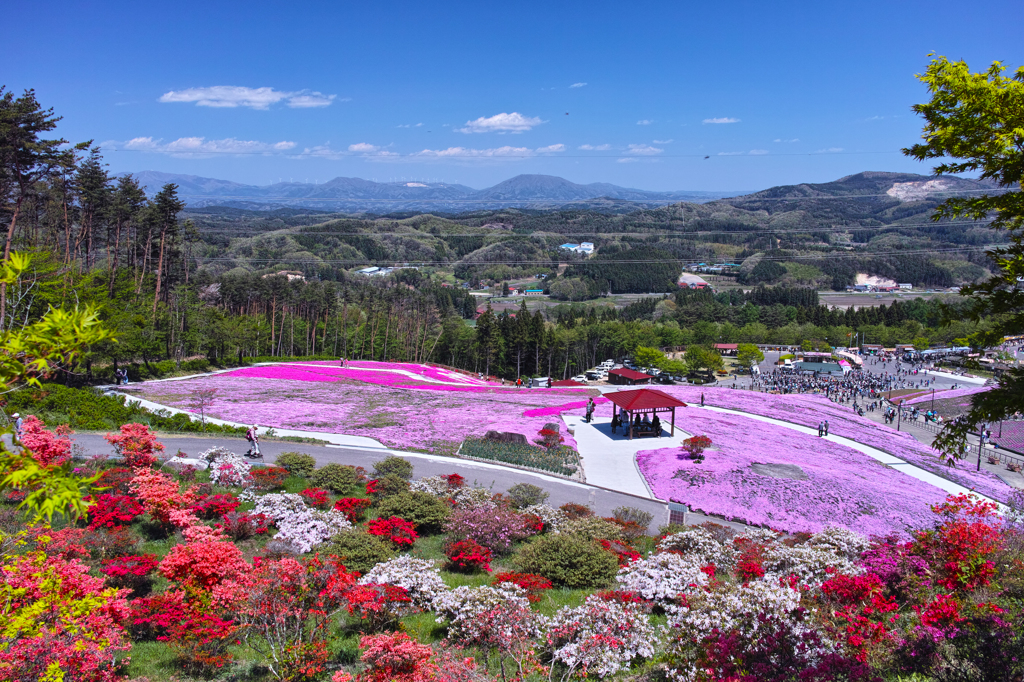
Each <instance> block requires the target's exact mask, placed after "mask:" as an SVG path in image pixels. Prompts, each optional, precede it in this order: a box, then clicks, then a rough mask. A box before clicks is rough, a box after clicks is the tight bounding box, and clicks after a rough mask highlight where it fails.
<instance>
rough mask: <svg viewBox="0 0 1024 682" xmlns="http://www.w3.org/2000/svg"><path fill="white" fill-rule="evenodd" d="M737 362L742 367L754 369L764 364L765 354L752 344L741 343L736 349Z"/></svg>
mask: <svg viewBox="0 0 1024 682" xmlns="http://www.w3.org/2000/svg"><path fill="white" fill-rule="evenodd" d="M736 361H737V362H738V363H739V364H740V366H741V367H753V366H754V365H758V364H761V363H762V362H764V353H762V352H761V351H760V350H759V349H758V347H757V346H755V345H754V344H752V343H741V344H739V345H738V346H737V347H736Z"/></svg>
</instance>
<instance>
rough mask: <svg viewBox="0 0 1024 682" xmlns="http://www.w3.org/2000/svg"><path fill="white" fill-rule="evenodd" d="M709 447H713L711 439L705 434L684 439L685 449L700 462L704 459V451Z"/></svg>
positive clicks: (691, 457)
mask: <svg viewBox="0 0 1024 682" xmlns="http://www.w3.org/2000/svg"><path fill="white" fill-rule="evenodd" d="M709 447H711V439H710V438H708V437H707V436H704V435H700V436H694V437H692V438H687V439H686V440H684V441H683V450H686V454H687V455H689V457H690V459H694V460H697V461H698V462H701V461H703V460H704V451H705V450H707V449H708V448H709Z"/></svg>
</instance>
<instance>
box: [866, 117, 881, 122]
mask: <svg viewBox="0 0 1024 682" xmlns="http://www.w3.org/2000/svg"><path fill="white" fill-rule="evenodd" d="M883 118H885V116H868V117H867V118H866V119H864V120H865V121H881V120H882V119H883Z"/></svg>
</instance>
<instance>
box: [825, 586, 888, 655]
mask: <svg viewBox="0 0 1024 682" xmlns="http://www.w3.org/2000/svg"><path fill="white" fill-rule="evenodd" d="M883 589H884V586H883V584H882V581H881V579H880V578H879V577H878V576H877V575H874V574H871V573H868V574H865V575H858V576H847V575H837V576H836V577H834V578H832V579H830V580H828V581H826V582H824V583H822V585H821V591H822V594H823V595H824V597H825V599H827V600H829V601H831V602H834V603H836V604H837V605H838V608H837V609H836V610H835V612H834V614H833V617H834V618H835V620H836V622H837V624H838V626H839V627H838V628H837V630H838V632H837V633H836V634H838V635H839V636H840V637H843V638H845V640H846V644H847V646H849V647H850V649H852V650H853V651H854V658H856V659H857V660H858V661H860V662H862V663H863V662H864V661H866V660H867V658H868V648H869V647H870V646H873V645H876V644H879V643H881V642H885V641H888V640H890V639H892V633H891V632H890V631H889V629H888V627H887V626H889V625H892V624H893V623H895V622H896V619H897V614H896V611H897V609H899V604H897V603H896V600H895V599H893V598H892V597H887V596H885V595H884V594H883V593H882V592H883Z"/></svg>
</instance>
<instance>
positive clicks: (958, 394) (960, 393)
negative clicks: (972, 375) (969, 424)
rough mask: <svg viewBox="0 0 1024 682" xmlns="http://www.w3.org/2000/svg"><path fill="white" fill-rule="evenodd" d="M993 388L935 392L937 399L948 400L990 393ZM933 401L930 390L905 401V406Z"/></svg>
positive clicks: (975, 387)
mask: <svg viewBox="0 0 1024 682" xmlns="http://www.w3.org/2000/svg"><path fill="white" fill-rule="evenodd" d="M991 388H992V387H991V386H973V387H971V388H954V389H952V390H948V391H935V399H936V400H946V399H947V398H962V397H964V396H967V395H974V394H975V393H984V392H985V391H988V390H990V389H991ZM931 399H932V392H931V390H928V392H927V393H925V394H923V395H915V396H913V397H912V398H909V399H908V400H904V401H903V404H905V405H916V404H917V403H923V402H926V401H931Z"/></svg>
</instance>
